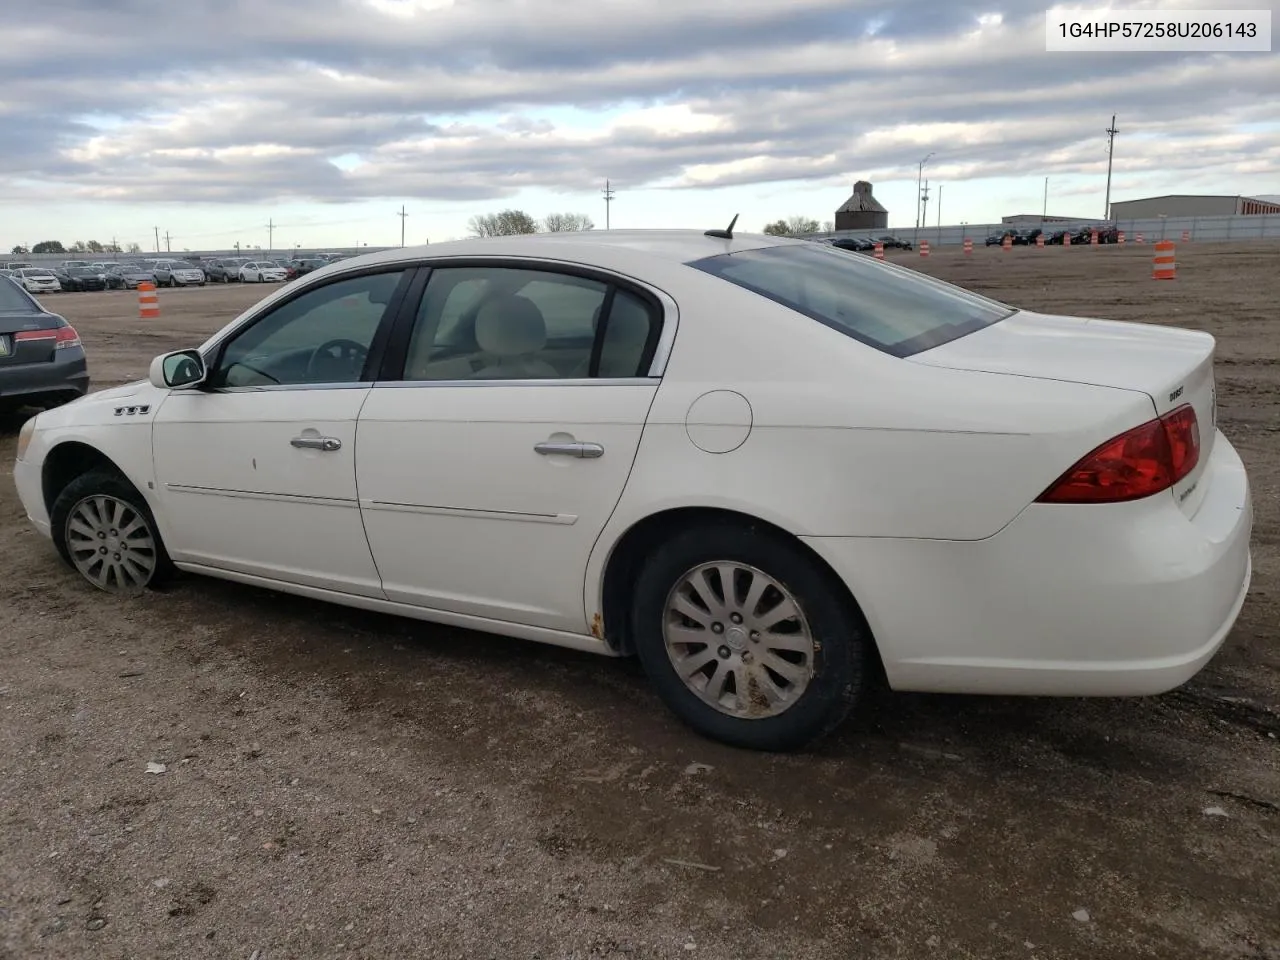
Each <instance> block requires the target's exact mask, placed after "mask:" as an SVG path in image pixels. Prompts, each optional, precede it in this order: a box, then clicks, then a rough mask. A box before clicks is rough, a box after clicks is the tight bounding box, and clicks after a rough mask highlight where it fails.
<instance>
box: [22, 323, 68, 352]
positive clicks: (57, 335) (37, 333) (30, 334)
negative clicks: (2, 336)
mask: <svg viewBox="0 0 1280 960" xmlns="http://www.w3.org/2000/svg"><path fill="white" fill-rule="evenodd" d="M13 339H14V342H15V343H25V342H28V341H31V340H52V341H53V346H54V349H56V350H61V349H62V348H63V347H78V346H80V334H78V333H76V328H75V327H73V326H71V324H67V325H66V326H62V327H55V328H54V329H52V330H19V331H18V332H17V333H15V334H14V335H13Z"/></svg>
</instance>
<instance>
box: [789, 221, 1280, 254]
mask: <svg viewBox="0 0 1280 960" xmlns="http://www.w3.org/2000/svg"><path fill="white" fill-rule="evenodd" d="M1112 225H1114V226H1115V227H1116V229H1117V230H1122V231H1124V235H1125V240H1127V241H1131V242H1132V241H1133V240H1135V239H1137V236H1138V234H1142V237H1143V239H1144V240H1146V241H1147V242H1148V243H1150V242H1154V241H1156V240H1173V241H1175V242H1177V241H1181V240H1182V234H1183V231H1187V233H1188V239H1189V240H1192V241H1195V242H1213V241H1236V242H1240V241H1246V240H1280V216H1278V215H1273V214H1265V215H1264V214H1257V215H1253V216H1234V217H1158V218H1152V219H1149V220H1109V221H1101V220H1078V221H1074V222H1073V221H1061V220H1046V221H1044V222H1043V223H1037V222H1035V221H1030V222H1023V223H968V224H944V225H942V226H940V227H920V228H919V229H915V228H913V227H907V228H905V229H897V230H894V229H888V230H885V229H880V230H837V231H834V232H832V233H811V234H808V239H810V240H820V239H823V238H826V237H853V238H855V239H861V238H867V239H870V238H873V237H878V236H884V235H886V234H892V235H893V236H896V237H901V238H902V239H904V240H911V241H912V242H913V243H916V244H918V243H919V242H920V241H921V240H928V241H929V245H930V246H933V247H944V246H948V245H957V244H961V243H963V242H964V241H965V239H966V238H967V239H970V240H973V241H974V242H975V243H976V244H981V243H982V242H983V241H984V240H985V239H986V238H987V237H989V236H992V235H998V234H1002V233H1004V232H1005V231H1006V230H1034V229H1036V228H1037V227H1039V228H1041V229H1043V230H1044V231H1045V233H1050V234H1051V233H1054V232H1055V231H1058V230H1073V231H1074V230H1088V229H1090V228H1091V227H1097V228H1098V229H1099V230H1101V229H1103V228H1104V227H1108V226H1112Z"/></svg>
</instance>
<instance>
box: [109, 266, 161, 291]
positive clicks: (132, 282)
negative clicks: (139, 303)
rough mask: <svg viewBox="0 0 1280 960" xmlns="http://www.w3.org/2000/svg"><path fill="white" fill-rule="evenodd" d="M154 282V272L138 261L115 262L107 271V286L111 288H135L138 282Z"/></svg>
mask: <svg viewBox="0 0 1280 960" xmlns="http://www.w3.org/2000/svg"><path fill="white" fill-rule="evenodd" d="M155 282H156V275H155V273H154V272H153V271H152V270H149V269H148V268H146V267H144V266H143V265H142V264H140V263H117V264H116V265H115V266H113V267H112V268H111V269H110V270H108V271H107V286H109V287H111V288H112V289H113V290H136V289H137V287H138V284H140V283H155Z"/></svg>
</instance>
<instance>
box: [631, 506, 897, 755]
mask: <svg viewBox="0 0 1280 960" xmlns="http://www.w3.org/2000/svg"><path fill="white" fill-rule="evenodd" d="M631 628H632V636H633V637H634V639H635V645H636V652H637V654H638V656H639V658H640V661H641V663H642V664H643V665H644V668H645V672H646V673H647V674H648V675H649V677H650V679H651V681H652V682H653V684H654V686H655V687H656V689H657V691H658V694H659V696H660V697H661V698H662V699H663V701H664V702H665V703H666V704H667V706H668V707H669V708H670V709H671V710H672V711H673V712H674V713H675V714H676V715H677V716H679V717H680V718H681V719H682V720H683V721H684V722H685V723H687V724H689V725H690V726H691V727H693V728H694V729H695V730H697V731H699V732H700V733H702V734H704V735H706V736H709V737H712V738H714V739H717V740H721V741H723V742H725V743H729V744H732V745H735V746H740V747H746V748H749V749H755V750H793V749H796V748H799V747H802V746H804V745H805V744H807V743H810V742H811V741H813V740H816V739H818V738H819V737H821V736H822V735H824V734H826V733H828V732H829V731H831V730H832V729H834V728H835V727H836V726H837V725H838V724H839V723H840V722H841V721H842V720H843V719H844V718H845V716H846V715H847V714H848V713H849V711H850V709H851V708H852V707H853V705H854V703H855V701H856V700H857V699H858V696H859V694H860V693H861V692H862V690H863V687H864V684H865V678H866V676H867V665H868V662H869V660H868V657H869V652H870V648H871V644H872V640H871V638H870V636H869V632H868V630H867V628H866V626H865V624H864V622H863V620H862V617H861V615H860V613H859V612H858V611H857V609H856V608H855V607H854V605H853V604H852V602H851V601H850V599H849V598H848V596H847V595H846V594H845V592H844V591H843V588H842V586H841V585H840V584H839V583H838V582H837V581H835V580H834V577H833V575H832V574H831V573H830V572H829V571H828V570H826V569H825V568H824V567H823V566H822V565H821V564H820V563H819V562H818V561H817V560H816V559H815V558H813V557H812V556H810V555H809V554H808V552H807V551H806V550H805V549H804V548H803V547H802V546H801V545H799V544H797V543H795V542H794V541H792V540H789V539H787V538H785V537H783V536H781V535H778V534H775V533H773V532H772V531H766V530H761V529H753V528H751V527H749V526H747V525H742V524H716V525H709V526H703V527H698V528H692V529H686V530H685V531H683V532H682V533H679V534H676V535H675V536H673V537H672V538H671V539H670V540H668V541H667V542H666V543H664V544H663V545H661V546H660V547H659V548H657V549H656V550H655V551H654V552H653V553H652V554H651V555H650V557H649V558H648V560H647V562H646V563H645V565H644V567H643V569H642V570H641V572H640V575H639V577H638V578H637V581H636V586H635V593H634V602H633V606H632V623H631Z"/></svg>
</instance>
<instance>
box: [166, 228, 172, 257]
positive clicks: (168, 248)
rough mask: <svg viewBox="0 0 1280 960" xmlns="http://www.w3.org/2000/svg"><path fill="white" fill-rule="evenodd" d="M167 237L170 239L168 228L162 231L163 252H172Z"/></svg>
mask: <svg viewBox="0 0 1280 960" xmlns="http://www.w3.org/2000/svg"><path fill="white" fill-rule="evenodd" d="M169 239H170V238H169V231H168V230H166V231H165V232H164V252H165V253H173V247H171V246H170V245H169Z"/></svg>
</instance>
